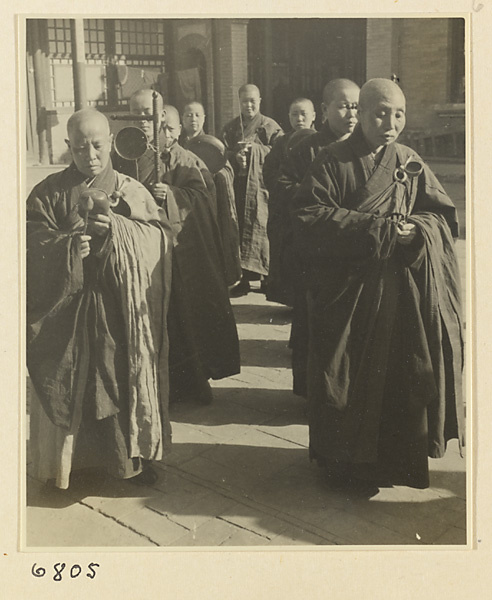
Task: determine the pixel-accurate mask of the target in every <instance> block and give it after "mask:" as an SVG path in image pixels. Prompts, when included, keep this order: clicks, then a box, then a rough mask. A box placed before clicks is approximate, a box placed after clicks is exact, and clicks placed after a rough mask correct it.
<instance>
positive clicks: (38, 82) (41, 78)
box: [27, 19, 49, 165]
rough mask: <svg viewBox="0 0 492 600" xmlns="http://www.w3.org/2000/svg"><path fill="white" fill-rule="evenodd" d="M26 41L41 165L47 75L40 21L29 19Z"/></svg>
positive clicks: (45, 149) (45, 158)
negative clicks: (28, 48)
mask: <svg viewBox="0 0 492 600" xmlns="http://www.w3.org/2000/svg"><path fill="white" fill-rule="evenodd" d="M27 24H28V36H29V37H28V41H30V47H31V54H32V65H33V71H34V73H33V75H34V95H35V99H36V132H37V136H38V145H39V162H40V163H41V164H42V165H46V164H48V163H49V152H48V140H47V135H46V126H47V118H46V94H45V80H46V77H47V73H46V69H45V56H44V54H43V49H42V46H41V36H40V32H39V26H40V23H39V21H38V20H37V19H29V20H28V22H27Z"/></svg>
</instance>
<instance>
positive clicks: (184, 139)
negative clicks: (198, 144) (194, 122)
mask: <svg viewBox="0 0 492 600" xmlns="http://www.w3.org/2000/svg"><path fill="white" fill-rule="evenodd" d="M200 135H205V132H204V131H203V129H201V130H200V131H199V132H198V133H197V134H196V135H194V136H193V137H189V136H188V134H187V133H186V132H185V130H184V129H183V131H182V132H181V135H180V136H179V138H178V142H179V145H180V146H182V147H183V148H184V149H185V150H188V144H189V142H190V140H192V139H193V138H196V137H198V136H200Z"/></svg>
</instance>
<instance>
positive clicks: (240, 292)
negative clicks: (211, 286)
mask: <svg viewBox="0 0 492 600" xmlns="http://www.w3.org/2000/svg"><path fill="white" fill-rule="evenodd" d="M250 291H251V285H250V284H249V281H248V280H247V279H245V278H244V277H243V278H242V279H241V281H240V282H239V283H238V284H237V285H235V286H234V287H233V288H232V289H231V290H230V292H229V296H231V298H239V297H241V296H246V294H249V292H250Z"/></svg>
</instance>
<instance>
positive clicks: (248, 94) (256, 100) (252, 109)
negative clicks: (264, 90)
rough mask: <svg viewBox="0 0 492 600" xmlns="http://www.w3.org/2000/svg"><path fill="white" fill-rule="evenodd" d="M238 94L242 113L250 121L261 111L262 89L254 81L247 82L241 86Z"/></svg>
mask: <svg viewBox="0 0 492 600" xmlns="http://www.w3.org/2000/svg"><path fill="white" fill-rule="evenodd" d="M238 94H239V106H240V109H241V115H242V117H243V119H246V120H247V121H249V120H251V119H252V118H253V117H255V116H256V115H257V114H258V113H259V112H260V104H261V96H260V90H259V88H258V86H256V85H254V84H253V83H246V84H244V85H242V86H241V87H240V88H239V91H238Z"/></svg>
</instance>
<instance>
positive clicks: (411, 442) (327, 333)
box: [293, 128, 464, 487]
mask: <svg viewBox="0 0 492 600" xmlns="http://www.w3.org/2000/svg"><path fill="white" fill-rule="evenodd" d="M412 155H413V156H416V155H415V153H414V152H413V151H412V150H410V149H409V148H407V147H405V146H402V145H399V144H392V145H389V146H388V147H387V148H386V149H385V151H384V155H383V157H382V159H381V162H380V163H379V165H378V166H377V167H374V165H373V164H371V159H370V153H369V150H368V148H367V145H366V143H365V140H364V138H363V134H362V131H361V130H360V128H357V129H356V131H355V132H354V134H353V135H352V136H351V137H350V138H349V139H347V140H345V141H343V142H338V143H336V144H333V145H332V146H330V148H328V149H325V150H322V151H321V152H320V154H319V155H318V157H317V158H316V160H315V162H314V163H313V165H312V167H311V169H310V170H309V171H308V173H307V175H306V177H305V179H304V181H303V182H302V184H301V185H300V187H299V188H298V190H297V193H296V195H295V197H294V206H293V224H294V229H295V235H296V241H297V247H298V250H299V251H300V253H301V255H302V257H303V259H304V260H305V262H306V263H307V265H308V270H309V272H308V306H309V326H310V348H309V352H310V367H309V368H310V371H309V382H308V396H309V397H310V399H311V400H312V403H311V415H310V448H311V455H312V456H313V457H315V458H317V459H321V460H324V461H328V462H330V461H331V462H334V461H335V462H336V461H340V462H348V463H352V464H366V463H373V464H380V465H381V464H383V465H384V467H385V468H386V470H387V471H389V472H390V474H391V476H392V477H393V483H400V484H406V485H414V486H415V487H426V486H427V485H428V467H427V455H429V456H432V457H440V456H442V455H443V454H444V452H445V448H446V442H447V440H448V439H451V438H453V437H457V438H458V439H459V440H460V443H463V433H464V424H463V420H464V416H463V415H464V410H463V401H462V383H461V376H462V365H463V333H462V319H461V308H460V290H459V287H460V285H459V281H460V280H459V274H458V266H457V260H456V255H455V252H454V248H453V235H457V231H458V225H457V221H456V211H455V208H454V206H453V204H452V202H451V200H450V199H449V198H448V196H447V195H446V194H445V192H444V190H443V189H442V187H441V185H440V184H439V182H438V181H437V179H436V178H435V176H434V175H433V173H432V172H431V171H430V169H429V168H428V167H427V166H426V165H424V166H423V170H422V172H421V174H420V175H419V176H418V177H417V178H414V179H411V178H409V179H408V180H407V181H405V182H398V181H396V180H395V178H394V173H395V169H397V168H398V167H399V166H400V165H401V164H403V163H404V162H405V161H406V159H407V158H408V157H410V156H412ZM416 158H417V159H418V160H421V159H419V157H416ZM402 218H403V219H406V220H407V221H408V222H412V223H415V224H416V226H417V228H418V235H417V237H416V239H415V240H414V242H413V243H412V244H411V245H410V246H402V245H400V244H398V243H397V220H398V219H402Z"/></svg>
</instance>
